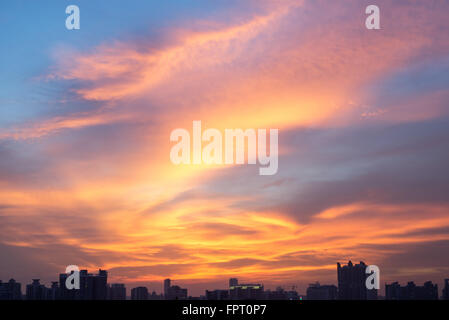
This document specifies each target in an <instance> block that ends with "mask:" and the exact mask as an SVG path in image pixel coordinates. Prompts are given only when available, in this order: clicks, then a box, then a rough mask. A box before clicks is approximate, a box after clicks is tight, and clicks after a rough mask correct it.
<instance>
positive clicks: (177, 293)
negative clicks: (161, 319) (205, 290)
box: [164, 279, 187, 300]
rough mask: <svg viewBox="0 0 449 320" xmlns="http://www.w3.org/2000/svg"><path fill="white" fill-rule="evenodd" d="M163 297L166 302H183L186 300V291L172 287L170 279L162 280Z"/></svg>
mask: <svg viewBox="0 0 449 320" xmlns="http://www.w3.org/2000/svg"><path fill="white" fill-rule="evenodd" d="M164 297H165V299H166V300H185V299H187V289H183V288H181V287H179V286H172V285H171V280H170V279H165V280H164Z"/></svg>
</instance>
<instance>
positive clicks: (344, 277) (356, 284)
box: [337, 261, 377, 300]
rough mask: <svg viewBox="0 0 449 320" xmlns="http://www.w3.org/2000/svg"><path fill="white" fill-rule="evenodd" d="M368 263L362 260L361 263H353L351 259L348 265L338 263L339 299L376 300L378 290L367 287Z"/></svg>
mask: <svg viewBox="0 0 449 320" xmlns="http://www.w3.org/2000/svg"><path fill="white" fill-rule="evenodd" d="M366 267H367V265H366V264H365V263H364V262H363V261H360V263H359V264H355V265H354V264H353V263H352V262H351V261H349V262H348V265H346V266H343V267H342V266H341V265H340V263H337V276H338V299H339V300H376V299H377V290H376V289H372V290H368V289H367V288H366V283H365V282H366V278H367V277H368V276H369V275H367V274H366Z"/></svg>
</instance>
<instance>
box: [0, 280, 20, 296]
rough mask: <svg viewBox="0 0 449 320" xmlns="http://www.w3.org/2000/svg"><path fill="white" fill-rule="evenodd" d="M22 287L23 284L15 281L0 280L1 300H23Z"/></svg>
mask: <svg viewBox="0 0 449 320" xmlns="http://www.w3.org/2000/svg"><path fill="white" fill-rule="evenodd" d="M21 287H22V286H21V284H20V283H19V282H16V280H14V279H10V280H9V281H8V282H2V281H1V280H0V300H22V288H21Z"/></svg>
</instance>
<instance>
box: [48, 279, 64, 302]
mask: <svg viewBox="0 0 449 320" xmlns="http://www.w3.org/2000/svg"><path fill="white" fill-rule="evenodd" d="M48 291H49V292H48V299H49V300H59V299H60V297H61V291H60V290H59V282H58V281H53V282H52V283H51V287H50V289H48Z"/></svg>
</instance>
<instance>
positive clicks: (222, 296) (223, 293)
mask: <svg viewBox="0 0 449 320" xmlns="http://www.w3.org/2000/svg"><path fill="white" fill-rule="evenodd" d="M206 300H229V290H212V291H209V290H206Z"/></svg>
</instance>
